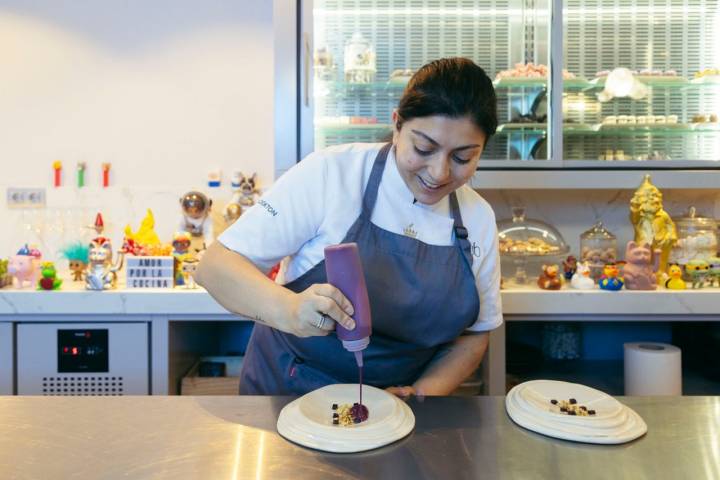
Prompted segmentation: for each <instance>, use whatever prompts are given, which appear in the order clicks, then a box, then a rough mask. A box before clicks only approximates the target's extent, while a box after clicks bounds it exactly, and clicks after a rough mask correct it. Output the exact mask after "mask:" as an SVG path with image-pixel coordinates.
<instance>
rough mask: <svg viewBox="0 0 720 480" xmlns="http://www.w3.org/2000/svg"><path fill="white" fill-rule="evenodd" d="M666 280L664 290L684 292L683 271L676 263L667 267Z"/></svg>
mask: <svg viewBox="0 0 720 480" xmlns="http://www.w3.org/2000/svg"><path fill="white" fill-rule="evenodd" d="M667 276H668V279H667V280H665V288H668V289H670V290H685V280H683V278H682V277H683V270H682V267H681V266H680V265H678V264H677V263H671V264H670V265H668V270H667Z"/></svg>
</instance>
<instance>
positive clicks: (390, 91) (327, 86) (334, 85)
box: [315, 81, 407, 97]
mask: <svg viewBox="0 0 720 480" xmlns="http://www.w3.org/2000/svg"><path fill="white" fill-rule="evenodd" d="M406 85H407V83H401V82H375V83H349V82H323V81H318V82H317V83H316V85H315V89H316V90H317V93H318V95H319V96H323V94H324V95H342V94H348V95H378V94H381V95H389V96H393V97H399V96H400V95H401V94H402V92H403V90H405V86H406Z"/></svg>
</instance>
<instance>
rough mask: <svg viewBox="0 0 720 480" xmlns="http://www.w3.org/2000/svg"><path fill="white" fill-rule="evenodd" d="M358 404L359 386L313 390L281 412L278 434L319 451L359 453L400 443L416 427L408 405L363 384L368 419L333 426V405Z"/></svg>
mask: <svg viewBox="0 0 720 480" xmlns="http://www.w3.org/2000/svg"><path fill="white" fill-rule="evenodd" d="M357 401H358V385H357V384H336V385H328V386H326V387H322V388H319V389H317V390H313V391H312V392H310V393H307V394H305V395H303V396H302V397H300V398H298V399H297V400H294V401H292V402H290V403H289V404H287V405H286V406H285V407H284V408H283V409H282V410H281V411H280V416H279V417H278V421H277V430H278V433H279V434H280V435H282V436H283V437H285V438H286V439H288V440H290V441H291V442H294V443H297V444H299V445H302V446H305V447H309V448H314V449H316V450H323V451H326V452H334V453H355V452H364V451H367V450H373V449H375V448H380V447H383V446H385V445H388V444H390V443H393V442H396V441H398V440H400V439H401V438H404V437H405V436H407V435H408V434H409V433H410V432H412V430H413V428H415V415H413V413H412V410H411V409H410V407H408V406H407V405H406V404H405V402H403V401H402V400H400V399H399V398H397V397H396V396H395V395H392V394H390V393H388V392H386V391H385V390H380V389H379V388H375V387H371V386H368V385H363V404H364V405H365V406H367V408H368V412H369V416H368V419H367V420H366V421H364V422H362V423H359V424H356V425H351V426H348V427H343V426H340V425H333V424H332V414H333V410H332V405H333V404H338V405H341V404H351V405H352V404H353V403H355V402H357Z"/></svg>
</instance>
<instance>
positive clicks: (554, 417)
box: [505, 380, 647, 444]
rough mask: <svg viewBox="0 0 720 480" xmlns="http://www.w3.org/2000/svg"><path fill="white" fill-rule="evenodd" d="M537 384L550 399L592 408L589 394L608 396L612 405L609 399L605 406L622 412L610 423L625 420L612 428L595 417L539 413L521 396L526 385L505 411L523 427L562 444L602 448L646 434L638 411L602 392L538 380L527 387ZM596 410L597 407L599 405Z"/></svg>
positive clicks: (515, 390) (509, 398) (509, 399)
mask: <svg viewBox="0 0 720 480" xmlns="http://www.w3.org/2000/svg"><path fill="white" fill-rule="evenodd" d="M537 382H543V383H544V386H543V387H544V388H541V389H540V391H542V392H543V393H545V394H547V395H548V396H549V397H551V398H555V399H564V400H566V399H569V398H576V399H577V400H578V403H580V404H581V405H585V403H583V402H584V401H588V403H591V404H592V403H593V400H594V398H592V396H591V397H587V394H588V393H591V394H592V392H597V393H596V394H595V395H597V396H607V397H609V398H610V399H611V400H612V401H611V402H610V401H607V399H603V400H605V401H604V402H603V403H604V404H605V405H606V406H608V405H612V406H613V407H614V406H615V405H613V402H615V403H616V404H617V405H619V408H620V411H618V412H617V414H616V416H615V419H613V420H611V421H612V422H613V423H615V421H616V419H618V418H620V419H623V421H622V423H620V424H617V423H616V425H614V426H611V427H610V426H609V425H608V424H607V423H606V421H603V420H602V419H600V423H599V424H598V422H597V421H596V420H595V419H593V417H573V416H569V415H564V414H559V413H551V412H547V411H542V409H538V408H537V407H535V406H531V407H528V406H527V405H528V404H527V403H525V402H523V400H521V397H520V395H519V393H521V392H522V391H523V389H524V387H523V385H525V384H521V385H518V386H516V387H514V388H513V389H512V390H511V391H510V392H509V393H508V395H507V397H506V398H505V408H506V410H507V412H508V415H509V416H510V418H511V419H512V420H513V421H514V422H515V423H517V424H518V425H520V426H521V427H524V428H527V429H528V430H532V431H534V432H537V433H541V434H543V435H547V436H550V437H555V438H560V439H563V440H570V441H576V442H584V443H599V444H619V443H626V442H629V441H632V440H634V439H636V438H638V437H641V436H642V435H644V434H645V433H646V432H647V425H646V424H645V422H644V421H643V419H642V418H641V417H640V416H639V415H638V414H637V413H635V411H633V410H632V409H630V408H628V407H626V406H624V405H622V404H621V403H620V402H617V400H615V399H614V398H612V397H610V396H609V395H607V394H605V393H603V392H600V391H599V390H594V389H590V388H589V387H585V386H584V385H579V384H572V383H567V382H555V381H545V380H538V381H534V382H526V383H537ZM548 388H549V390H548ZM533 390H534V389H533ZM566 396H567V398H566ZM577 397H579V398H577ZM547 402H548V403H549V399H547ZM595 406H596V407H597V403H596V405H595ZM613 410H614V409H613ZM545 413H548V414H550V415H549V416H546V415H544V414H545ZM539 414H543V415H539ZM606 420H608V419H606Z"/></svg>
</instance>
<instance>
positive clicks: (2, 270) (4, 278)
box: [0, 259, 13, 288]
mask: <svg viewBox="0 0 720 480" xmlns="http://www.w3.org/2000/svg"><path fill="white" fill-rule="evenodd" d="M12 282H13V277H12V275H10V274H9V273H8V260H1V259H0V288H3V287H7V286H8V285H12Z"/></svg>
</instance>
